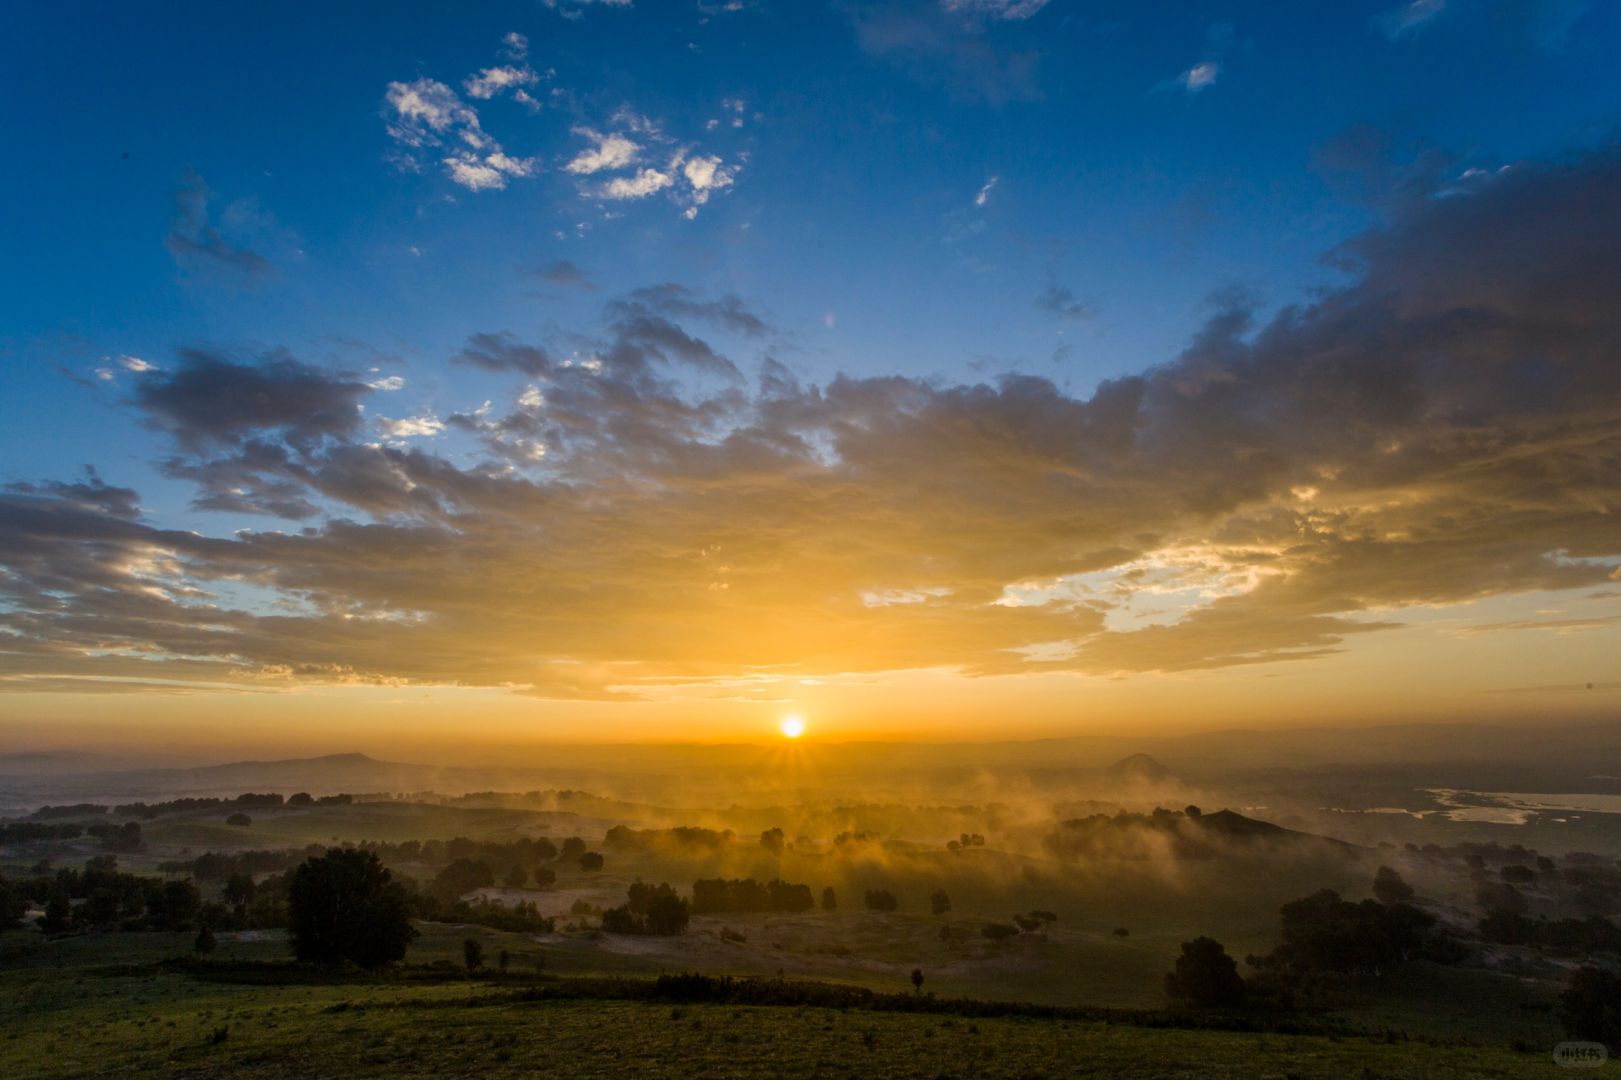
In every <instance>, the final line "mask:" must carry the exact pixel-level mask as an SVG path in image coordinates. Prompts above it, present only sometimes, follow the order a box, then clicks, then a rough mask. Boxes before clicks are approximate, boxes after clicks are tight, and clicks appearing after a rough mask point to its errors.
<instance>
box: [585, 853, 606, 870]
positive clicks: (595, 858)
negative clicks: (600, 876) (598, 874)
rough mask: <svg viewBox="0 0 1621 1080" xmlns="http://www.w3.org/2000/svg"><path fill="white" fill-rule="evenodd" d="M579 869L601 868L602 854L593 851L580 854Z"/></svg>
mask: <svg viewBox="0 0 1621 1080" xmlns="http://www.w3.org/2000/svg"><path fill="white" fill-rule="evenodd" d="M580 869H581V870H601V869H602V856H601V855H599V854H597V853H596V852H595V851H587V852H585V853H584V854H582V855H581V856H580Z"/></svg>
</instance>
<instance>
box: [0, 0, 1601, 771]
mask: <svg viewBox="0 0 1621 1080" xmlns="http://www.w3.org/2000/svg"><path fill="white" fill-rule="evenodd" d="M4 20H5V24H6V25H5V30H4V33H3V34H0V94H3V95H4V98H5V107H4V108H0V145H4V146H5V147H6V148H7V157H8V160H9V161H10V162H11V167H9V168H6V169H0V202H3V205H5V206H6V207H8V208H9V212H8V213H6V214H5V215H0V252H3V255H0V393H3V394H4V399H5V401H6V403H7V408H6V420H5V423H4V424H3V425H0V742H4V743H7V744H9V745H10V746H13V747H16V748H19V749H48V748H56V747H62V746H97V747H114V748H116V747H119V746H134V745H139V744H142V743H143V742H149V741H150V740H152V739H160V740H166V741H169V742H172V743H175V744H177V745H179V744H186V745H207V746H219V747H221V748H225V747H249V746H252V747H289V748H291V747H301V748H311V749H330V750H336V749H353V748H367V749H380V748H386V747H389V746H409V747H414V748H418V749H421V750H423V751H424V752H427V751H429V750H435V751H446V752H450V751H454V750H455V749H456V748H458V747H462V748H465V747H469V746H477V745H485V744H489V745H495V744H498V743H499V744H514V743H526V742H533V743H537V744H539V743H547V742H557V741H565V742H566V741H604V740H606V741H614V740H632V739H635V740H654V741H713V740H730V739H756V738H769V737H771V736H772V734H773V733H774V732H775V731H776V730H777V727H778V725H779V723H780V722H781V720H782V719H783V718H784V717H786V716H790V715H793V716H798V717H801V718H802V719H803V721H804V723H805V725H806V730H807V735H808V737H819V738H839V739H852V738H891V737H902V738H951V739H995V738H1022V737H1034V736H1052V735H1063V734H1083V733H1091V732H1105V731H1106V732H1130V731H1144V732H1154V733H1163V732H1170V731H1180V730H1196V729H1201V728H1211V727H1234V726H1272V725H1310V724H1324V723H1347V722H1348V723H1391V722H1401V721H1408V720H1479V719H1483V718H1488V719H1501V720H1503V721H1504V722H1515V723H1537V722H1543V721H1546V720H1548V719H1562V718H1577V719H1580V718H1613V717H1614V716H1615V715H1616V712H1617V708H1618V706H1621V664H1618V662H1617V658H1618V657H1621V156H1618V152H1617V143H1616V134H1617V130H1618V122H1621V68H1617V66H1616V65H1615V63H1614V56H1615V53H1616V50H1617V48H1618V47H1621V7H1617V6H1615V5H1611V4H1605V3H1598V2H1593V3H1583V2H1579V0H1412V2H1409V3H1394V4H1393V3H1390V2H1384V0H1382V2H1376V3H1368V4H1357V3H1342V4H1277V3H1248V4H1246V3H1238V2H1233V3H1198V4H1195V3H1144V2H1132V3H1119V4H1107V3H1081V2H1079V0H916V2H896V3H852V2H835V3H829V4H822V3H816V2H811V0H806V2H802V3H799V2H796V3H787V2H783V0H752V2H751V0H668V2H663V3H657V4H655V3H650V2H647V0H521V2H512V3H489V4H483V5H476V6H472V5H460V4H449V3H444V4H427V3H418V4H412V3H389V4H345V5H315V4H290V5H289V4H284V5H276V6H274V7H271V6H267V5H253V4H232V5H200V4H198V5H178V4H173V5H156V4H126V5H117V6H109V5H94V4H84V3H71V2H64V3H55V4H48V5H44V4H17V5H12V6H11V7H9V8H8V9H7V13H6V14H5V16H4Z"/></svg>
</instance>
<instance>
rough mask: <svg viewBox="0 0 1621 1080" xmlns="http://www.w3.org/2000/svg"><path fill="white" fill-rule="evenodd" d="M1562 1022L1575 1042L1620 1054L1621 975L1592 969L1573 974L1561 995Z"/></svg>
mask: <svg viewBox="0 0 1621 1080" xmlns="http://www.w3.org/2000/svg"><path fill="white" fill-rule="evenodd" d="M1559 1018H1560V1020H1561V1021H1563V1023H1564V1025H1565V1034H1566V1035H1568V1036H1570V1037H1571V1038H1572V1039H1582V1040H1587V1041H1592V1042H1601V1043H1603V1044H1604V1045H1605V1046H1608V1047H1609V1048H1610V1049H1611V1050H1612V1051H1621V975H1616V974H1615V973H1613V972H1609V971H1601V970H1599V969H1598V968H1592V967H1584V968H1577V969H1576V970H1575V971H1573V972H1571V973H1570V981H1569V982H1568V983H1566V985H1565V992H1564V993H1563V994H1560V995H1559Z"/></svg>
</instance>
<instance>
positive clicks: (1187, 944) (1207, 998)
mask: <svg viewBox="0 0 1621 1080" xmlns="http://www.w3.org/2000/svg"><path fill="white" fill-rule="evenodd" d="M1165 995H1166V996H1167V997H1169V998H1171V999H1172V1000H1173V1001H1180V1002H1183V1003H1185V1004H1187V1005H1192V1006H1194V1007H1195V1008H1231V1007H1233V1006H1236V1005H1241V1004H1243V1001H1244V980H1243V979H1242V978H1241V977H1240V976H1239V974H1238V965H1237V964H1236V963H1235V962H1234V961H1233V958H1232V957H1230V956H1228V955H1227V950H1226V949H1224V948H1223V947H1222V945H1221V942H1219V941H1216V940H1215V939H1214V938H1208V937H1197V938H1194V939H1193V940H1192V941H1184V942H1183V943H1182V955H1181V956H1179V957H1177V958H1176V970H1175V971H1173V972H1171V973H1170V974H1169V975H1166V976H1165Z"/></svg>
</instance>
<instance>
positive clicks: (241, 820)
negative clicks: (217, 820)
mask: <svg viewBox="0 0 1621 1080" xmlns="http://www.w3.org/2000/svg"><path fill="white" fill-rule="evenodd" d="M225 824H227V825H235V826H237V827H238V828H243V829H245V828H247V827H248V826H249V825H252V824H253V819H252V818H250V817H249V816H248V815H246V814H244V813H241V812H238V813H235V814H232V815H231V816H230V817H228V818H226V819H225Z"/></svg>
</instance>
